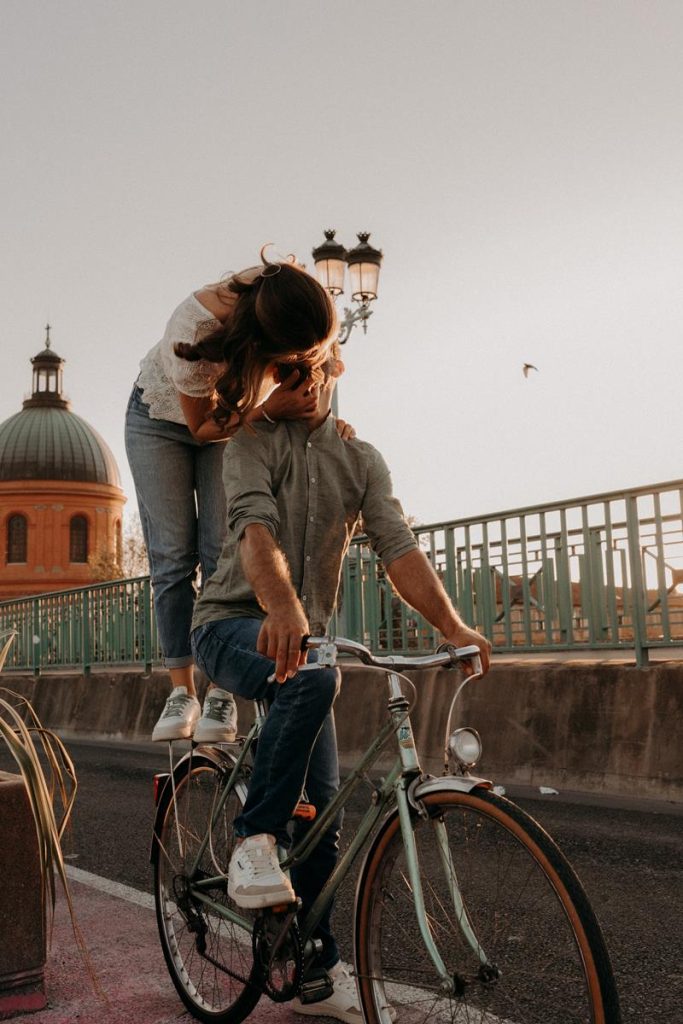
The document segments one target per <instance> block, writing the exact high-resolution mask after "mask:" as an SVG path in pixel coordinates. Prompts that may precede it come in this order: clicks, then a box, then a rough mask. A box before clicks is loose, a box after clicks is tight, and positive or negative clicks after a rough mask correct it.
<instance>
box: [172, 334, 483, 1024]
mask: <svg viewBox="0 0 683 1024" xmlns="http://www.w3.org/2000/svg"><path fill="white" fill-rule="evenodd" d="M342 371H343V364H342V363H341V362H340V360H339V359H338V352H337V351H334V350H333V352H332V353H331V354H330V357H329V359H328V361H327V362H326V363H325V364H324V365H323V366H322V368H321V369H320V370H319V371H317V372H314V374H313V377H312V380H313V384H312V390H313V393H314V394H315V396H316V409H315V411H314V412H312V413H310V414H309V415H308V417H307V418H306V419H299V420H296V421H290V422H281V423H277V424H270V423H266V424H261V425H259V426H258V427H257V429H256V430H255V431H253V432H249V433H247V432H246V431H242V432H241V433H240V435H239V436H238V437H237V438H235V440H234V441H233V442H232V443H231V445H230V449H229V450H228V452H227V453H226V459H225V465H224V481H225V486H226V494H227V503H228V526H229V530H228V533H227V537H226V542H225V545H224V548H223V552H222V554H221V558H220V561H219V565H218V569H217V571H216V573H215V574H214V575H213V576H212V577H211V579H210V580H209V581H207V585H206V587H205V588H204V591H203V593H202V595H201V596H200V598H199V600H198V602H197V606H196V609H195V615H194V619H193V625H194V627H195V628H194V630H193V634H192V641H193V648H194V650H195V655H196V658H197V663H198V664H199V665H200V666H201V667H202V668H203V669H204V671H206V673H207V674H208V675H209V676H210V677H211V678H212V679H215V680H216V681H217V683H218V684H219V685H220V686H222V687H224V688H225V689H226V690H228V691H231V692H233V693H238V694H240V696H242V697H245V698H247V699H251V700H255V699H268V700H269V701H271V702H272V703H271V707H270V710H269V712H268V716H267V718H266V721H265V724H264V726H263V729H262V732H261V734H260V737H259V742H258V750H257V754H256V758H255V763H254V770H253V774H252V777H251V780H250V784H249V790H248V794H247V799H246V801H245V804H244V807H243V809H242V813H241V814H240V815H239V817H238V818H237V819H236V822H235V831H236V834H237V836H239V837H240V839H241V840H242V841H241V842H240V843H239V845H238V846H237V847H236V849H235V852H234V855H233V857H232V859H231V861H230V868H229V878H228V893H229V895H230V896H231V897H232V899H233V900H234V902H235V903H236V904H237V905H238V906H240V907H246V908H261V907H270V906H273V905H276V904H281V903H289V902H291V901H292V900H293V899H294V897H295V892H296V895H297V896H298V897H300V898H301V899H302V902H303V910H304V914H305V913H306V912H307V910H308V909H309V908H310V906H311V905H312V903H313V901H314V900H315V898H316V896H317V895H318V893H319V892H320V891H321V889H322V887H323V885H324V883H325V881H326V880H327V878H328V877H329V875H330V873H331V871H332V870H333V868H334V865H335V863H336V859H337V851H338V838H339V828H340V825H341V822H340V821H335V822H333V823H332V825H331V826H330V828H329V829H328V831H327V832H326V833H325V835H324V836H323V838H322V839H321V840H320V842H319V844H318V846H317V847H316V849H315V851H314V852H313V853H312V854H311V855H310V857H309V858H308V860H307V862H306V864H305V865H304V866H303V867H302V868H301V870H298V869H294V870H293V871H292V883H293V886H292V883H290V880H289V879H288V878H287V876H286V875H285V874H284V873H283V872H282V871H281V869H280V866H279V863H278V858H277V851H276V843H277V844H280V845H282V846H284V847H288V846H289V845H290V843H291V837H290V836H289V834H288V831H287V823H288V820H289V818H290V816H291V814H292V812H293V809H294V807H295V806H296V804H297V802H298V800H299V798H300V795H301V792H302V788H303V786H304V782H305V785H306V793H307V797H308V799H309V801H310V802H311V803H312V804H314V805H315V806H316V807H317V808H318V810H321V809H322V808H323V807H324V806H325V805H326V804H327V803H328V802H329V800H330V799H331V798H332V796H333V795H334V793H335V792H336V790H337V788H338V786H339V766H338V760H337V746H336V735H335V728H334V719H333V716H332V710H331V709H332V704H333V703H334V700H335V697H336V695H337V692H338V687H339V675H338V670H337V669H333V668H323V667H321V668H317V669H313V670H309V669H308V668H307V669H306V670H305V671H304V670H300V669H302V667H303V664H304V662H305V658H306V655H305V654H303V653H302V640H303V638H304V637H305V636H306V635H307V634H309V633H313V634H318V635H322V634H323V633H324V632H325V628H326V625H327V622H328V621H329V619H330V617H331V615H332V612H333V610H334V606H335V602H336V598H337V589H338V585H339V575H340V569H341V564H342V559H343V557H344V554H345V552H346V549H347V547H348V543H349V540H350V538H351V536H352V534H353V530H354V527H355V524H356V522H357V520H358V517H359V515H362V517H363V527H364V529H365V531H366V532H367V534H368V536H369V538H370V541H371V543H372V546H373V548H374V550H375V551H376V552H377V554H378V555H379V556H380V558H381V559H382V561H383V563H384V565H385V567H386V570H387V574H388V576H389V578H390V580H391V582H392V584H393V585H394V587H395V588H396V590H397V591H398V592H399V594H400V595H401V597H403V598H404V600H405V601H406V602H407V603H408V604H410V605H412V607H413V608H415V609H416V610H417V611H418V612H420V613H421V614H422V615H424V617H425V618H426V619H427V620H428V621H429V622H430V623H431V624H432V625H433V626H434V627H435V628H436V629H438V630H440V631H441V633H443V635H444V637H445V638H446V639H447V640H448V641H449V642H450V643H452V644H454V645H455V646H456V647H462V646H466V645H468V644H475V645H476V646H477V647H478V648H479V650H480V653H481V658H482V663H483V670H484V671H486V670H487V669H488V664H489V652H490V644H489V642H488V641H487V640H486V639H485V638H484V637H483V636H481V635H480V634H479V633H477V632H475V631H474V630H471V629H469V628H468V627H467V626H466V625H465V624H464V623H463V622H462V620H461V619H460V618H459V616H458V614H457V612H456V611H455V609H454V608H453V606H452V604H451V602H450V600H449V598H448V596H447V594H446V592H445V590H444V588H443V586H442V585H441V582H440V581H439V579H438V577H437V575H436V573H435V572H434V570H433V568H432V567H431V565H430V564H429V562H428V561H427V558H426V557H425V555H424V554H423V552H421V551H420V550H419V549H418V547H417V543H416V540H415V537H414V535H413V533H412V531H411V529H410V528H409V527H408V525H407V524H406V522H405V520H404V518H403V514H402V511H401V508H400V505H399V503H398V502H397V501H396V499H395V498H394V497H393V495H392V490H391V478H390V475H389V471H388V469H387V467H386V464H385V463H384V460H383V459H382V457H381V455H380V454H379V452H377V451H376V449H374V448H373V447H372V446H371V445H369V444H366V443H364V442H362V441H358V440H351V441H349V442H348V443H344V444H343V443H342V442H341V441H340V439H339V437H338V436H337V432H336V430H335V428H334V423H333V421H331V420H330V408H331V399H332V392H333V389H334V385H335V380H336V377H338V376H339V374H340V373H341V372H342ZM307 827H309V825H308V823H306V822H302V821H300V820H297V822H296V826H295V836H294V841H295V842H296V841H297V840H298V839H299V838H300V837H301V835H302V834H303V833H304V832H305V830H306V828H307ZM330 912H331V907H328V908H327V910H326V912H325V914H324V915H323V917H322V920H321V922H320V925H319V926H318V930H317V932H316V933H315V937H316V938H318V939H319V940H320V942H321V944H322V951H321V953H320V955H319V957H318V962H317V964H315V966H316V967H318V968H323V969H324V970H326V971H328V972H329V975H330V978H331V980H332V983H333V992H332V994H331V995H330V996H329V997H328V998H326V999H325V1000H323V1001H321V1002H315V1003H312V1004H310V1005H308V1004H303V1003H302V1002H301V1001H300V1000H298V999H295V1000H294V1001H293V1003H292V1006H293V1008H294V1009H296V1010H297V1011H298V1012H300V1013H315V1014H323V1015H328V1016H333V1017H336V1018H337V1019H339V1020H342V1021H345V1022H346V1024H353V1022H354V1021H361V1020H362V1015H361V1010H360V1005H359V1001H358V995H357V991H356V986H355V982H354V980H353V979H352V978H351V977H350V975H349V972H348V969H347V967H346V965H344V964H341V963H340V959H339V950H338V948H337V944H336V942H335V939H334V935H333V933H332V930H331V926H330Z"/></svg>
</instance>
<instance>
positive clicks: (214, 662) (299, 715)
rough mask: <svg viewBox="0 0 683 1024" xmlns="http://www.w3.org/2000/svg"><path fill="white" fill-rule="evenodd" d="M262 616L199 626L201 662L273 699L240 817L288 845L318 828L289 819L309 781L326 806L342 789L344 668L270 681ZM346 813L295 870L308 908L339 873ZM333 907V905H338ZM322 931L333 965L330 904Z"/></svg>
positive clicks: (248, 830) (242, 823) (231, 686)
mask: <svg viewBox="0 0 683 1024" xmlns="http://www.w3.org/2000/svg"><path fill="white" fill-rule="evenodd" d="M261 625H262V623H261V620H260V619H251V618H239V619H221V620H219V621H216V622H210V623H208V624H207V625H204V626H199V627H198V628H197V629H195V630H194V631H193V633H192V646H193V650H194V654H195V660H196V662H197V664H198V665H199V666H200V668H201V669H203V671H204V672H206V674H207V675H208V677H209V678H210V679H212V680H213V681H214V682H215V683H217V685H218V686H221V687H223V688H224V689H226V690H230V691H231V692H232V693H237V694H239V695H240V697H246V698H247V699H248V700H267V701H269V702H270V710H269V712H268V717H267V719H266V722H265V725H264V727H263V730H262V732H261V735H260V737H259V741H258V749H257V751H256V759H255V763H254V772H253V775H252V778H251V781H250V783H249V791H248V794H247V799H246V802H245V804H244V808H243V810H242V813H241V814H240V816H239V817H238V818H236V820H235V831H236V833H237V834H238V835H241V836H249V835H258V834H260V833H262V832H268V833H270V834H271V835H273V836H275V838H276V839H277V841H278V843H280V844H281V845H282V846H284V847H288V846H290V844H291V842H292V839H293V840H294V842H297V841H298V840H299V839H300V838H301V837H302V836H303V835H304V834H305V832H306V831H307V829H308V828H310V823H309V822H304V821H300V820H298V819H297V820H296V821H295V824H294V832H293V835H292V836H291V837H290V834H289V832H288V830H287V825H288V822H289V820H290V817H291V814H292V811H293V810H294V808H295V806H296V804H297V802H298V801H299V798H300V797H301V792H302V789H303V788H304V785H305V787H306V795H307V797H308V800H309V802H310V803H312V804H314V805H315V807H316V808H317V809H318V813H320V812H321V811H322V809H323V808H324V807H325V806H326V804H328V803H329V801H330V799H331V798H332V797H333V796H334V794H335V793H336V792H337V790H338V789H339V762H338V758H337V736H336V732H335V727H334V716H333V712H332V705H333V703H334V699H335V697H336V696H337V693H338V691H339V683H340V674H339V670H338V669H331V668H321V669H317V670H315V671H306V672H299V673H298V674H297V675H296V676H294V678H293V679H289V680H287V682H286V683H282V684H278V683H268V681H267V680H268V676H269V675H271V674H272V672H273V669H274V664H273V662H272V661H271V660H270V659H269V658H266V657H264V656H263V655H262V654H258V653H257V651H256V640H257V638H258V634H259V630H260V628H261ZM340 828H341V815H340V816H339V818H338V820H336V821H335V822H333V824H332V826H331V827H330V828H329V829H328V830H327V832H326V833H325V834H324V836H323V837H322V839H321V841H320V842H319V843H318V845H317V847H316V848H315V850H314V852H313V853H312V854H311V856H310V858H309V859H308V860H307V861H306V862H305V863H304V864H303V865H302V866H301V867H300V868H295V869H294V870H293V871H292V883H293V885H294V890H295V892H296V894H297V896H299V897H300V898H301V900H302V902H303V908H304V912H306V911H307V910H308V909H309V907H310V906H311V905H312V903H313V901H314V900H315V898H316V896H317V895H318V893H319V892H320V890H321V889H322V887H323V885H324V884H325V882H326V881H327V879H328V877H329V875H330V874H331V872H332V870H333V868H334V866H335V864H336V862H337V854H338V850H339V830H340ZM330 910H331V908H330ZM315 935H316V938H320V939H322V942H323V952H322V954H321V956H320V959H319V963H320V966H322V967H332V966H333V965H334V964H335V963H336V962H337V961H338V959H339V951H338V949H337V944H336V942H335V940H334V936H333V935H332V932H331V929H330V911H329V910H328V912H326V914H325V916H324V918H323V919H322V921H321V922H320V925H319V927H318V930H317V931H316V933H315Z"/></svg>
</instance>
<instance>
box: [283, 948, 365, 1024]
mask: <svg viewBox="0 0 683 1024" xmlns="http://www.w3.org/2000/svg"><path fill="white" fill-rule="evenodd" d="M327 973H328V974H329V976H330V981H331V982H332V984H333V986H334V991H333V993H332V995H331V996H328V997H327V999H321V1000H320V1001H319V1002H317V1003H302V1002H301V1000H300V999H299V998H298V996H295V997H294V999H292V1004H291V1005H292V1009H293V1010H294V1012H295V1013H307V1014H310V1015H311V1016H314V1017H335V1018H336V1020H341V1021H344V1024H363V1014H362V1011H361V1008H360V1000H359V998H358V986H357V985H356V979H355V978H354V977H353V975H352V974H351V967H350V966H349V964H345V963H343V961H341V960H339V962H338V963H336V964H335V965H334V967H329V968H328V969H327Z"/></svg>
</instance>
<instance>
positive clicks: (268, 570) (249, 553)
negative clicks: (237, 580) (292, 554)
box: [240, 523, 300, 613]
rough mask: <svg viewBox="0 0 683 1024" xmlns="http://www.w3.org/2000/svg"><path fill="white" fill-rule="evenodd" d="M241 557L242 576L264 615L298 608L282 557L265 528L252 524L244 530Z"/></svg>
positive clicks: (258, 524)
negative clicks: (294, 607)
mask: <svg viewBox="0 0 683 1024" xmlns="http://www.w3.org/2000/svg"><path fill="white" fill-rule="evenodd" d="M240 556H241V559H242V568H243V569H244V575H245V576H246V578H247V581H248V583H249V585H250V586H251V589H252V590H253V591H254V594H255V595H256V598H257V600H258V603H259V604H260V605H261V607H262V608H263V610H264V611H265V612H266V613H271V612H273V611H274V610H276V609H279V608H282V607H284V606H286V605H292V604H295V605H300V602H299V598H298V597H297V595H296V591H295V589H294V586H293V584H292V579H291V576H290V573H289V566H288V565H287V561H286V559H285V556H284V555H283V553H282V551H281V550H280V548H279V547H278V545H277V544H276V542H275V540H274V538H273V536H272V534H271V533H270V531H269V530H268V529H266V527H265V526H261V525H260V523H253V524H252V525H250V526H248V527H247V528H246V530H245V531H244V536H243V537H242V541H241V543H240Z"/></svg>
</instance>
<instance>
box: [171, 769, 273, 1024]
mask: <svg viewBox="0 0 683 1024" xmlns="http://www.w3.org/2000/svg"><path fill="white" fill-rule="evenodd" d="M233 764H234V761H233V759H232V758H231V757H230V756H229V755H226V754H220V753H219V752H218V751H215V752H212V756H207V755H203V754H193V755H192V757H190V758H188V759H187V760H186V761H184V762H181V764H180V765H179V767H178V768H177V769H176V775H175V787H172V786H171V784H170V782H169V783H168V784H167V786H166V789H165V790H164V794H163V796H162V801H161V804H160V807H159V810H158V813H157V824H156V839H155V842H156V844H157V850H156V854H155V869H154V897H155V902H156V911H157V923H158V925H159V935H160V937H161V945H162V948H163V952H164V957H165V959H166V964H167V966H168V970H169V973H170V975H171V978H172V980H173V984H174V985H175V987H176V990H177V991H178V994H179V995H180V998H181V999H182V1000H183V1002H184V1003H185V1005H186V1006H187V1008H188V1009H189V1010H190V1012H191V1013H192V1014H193V1015H194V1016H195V1017H197V1018H198V1019H199V1020H201V1021H205V1022H207V1024H238V1022H239V1021H242V1020H244V1018H245V1017H246V1016H247V1015H248V1014H249V1013H250V1012H251V1011H252V1009H253V1008H254V1006H255V1005H256V1003H257V1002H258V1000H259V997H260V995H261V992H260V989H259V988H257V987H256V986H255V985H254V984H252V979H253V971H254V963H253V955H252V938H251V928H252V922H253V912H251V911H240V913H241V915H242V916H243V918H244V926H239V925H237V924H234V923H233V922H231V921H230V920H229V919H228V918H226V917H225V916H224V915H223V914H222V913H221V910H222V908H224V907H228V906H230V907H231V908H232V909H233V910H235V907H234V905H233V904H232V903H231V902H230V901H229V899H228V895H227V879H226V877H225V876H226V875H227V870H228V864H229V861H230V856H231V854H232V850H233V845H234V837H233V820H234V818H235V817H236V816H237V815H238V814H239V812H240V810H241V808H242V804H243V802H244V798H245V796H246V782H245V781H244V780H238V783H237V785H236V786H235V787H234V788H233V789H232V790H231V791H230V793H229V795H228V797H227V800H226V801H225V803H224V804H223V805H222V806H221V805H220V804H219V800H220V799H221V798H222V794H223V791H224V789H225V786H226V783H227V781H228V778H229V776H230V773H231V771H232V767H233ZM205 839H206V843H205V848H204V851H203V852H202V853H201V855H200V856H199V852H200V849H201V846H202V843H203V842H204V840H205ZM210 879H215V882H213V883H209V882H208V880H210ZM202 882H203V883H204V885H201V883H202ZM197 883H200V885H197ZM200 896H202V897H204V899H202V898H200ZM207 898H208V900H209V901H210V902H206V899H207Z"/></svg>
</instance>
